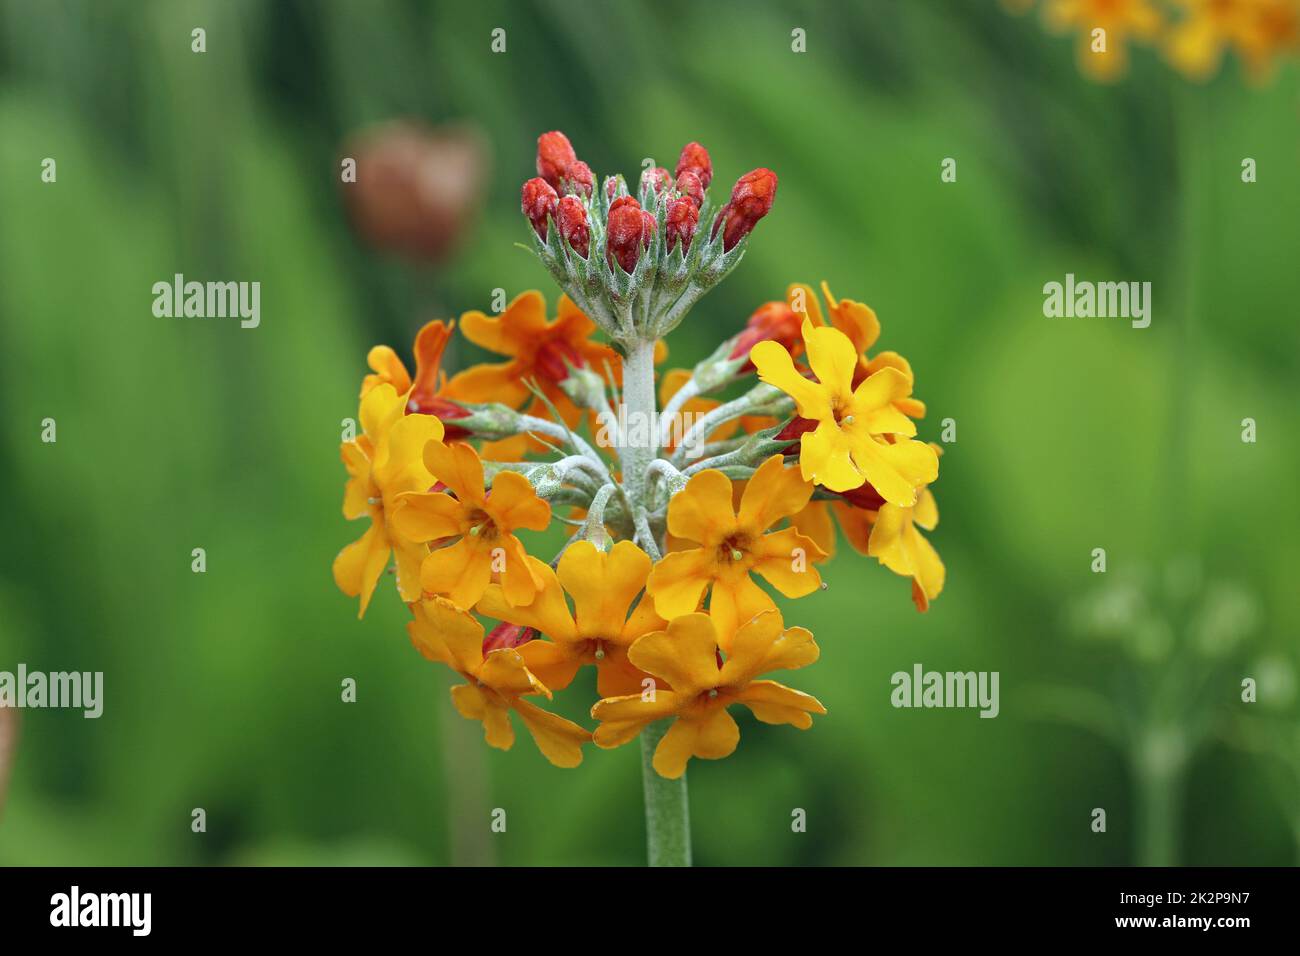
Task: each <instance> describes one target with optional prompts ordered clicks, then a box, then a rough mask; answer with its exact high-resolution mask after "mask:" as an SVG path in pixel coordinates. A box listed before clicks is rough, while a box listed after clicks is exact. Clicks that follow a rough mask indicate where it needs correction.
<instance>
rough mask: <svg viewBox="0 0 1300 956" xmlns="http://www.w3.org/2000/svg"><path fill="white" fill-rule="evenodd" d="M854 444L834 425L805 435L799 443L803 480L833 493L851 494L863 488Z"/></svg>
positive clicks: (822, 427)
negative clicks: (856, 463) (854, 455)
mask: <svg viewBox="0 0 1300 956" xmlns="http://www.w3.org/2000/svg"><path fill="white" fill-rule="evenodd" d="M852 448H853V440H852V438H851V437H850V436H849V435H847V434H845V433H844V432H843V431H841V430H840V427H839V426H838V425H836V424H835V422H833V421H825V422H822V423H821V424H820V425H818V426H817V428H816V429H815V430H814V431H811V432H805V433H804V435H803V437H802V438H801V439H800V441H799V468H800V470H801V471H802V473H803V476H804V477H805V478H807V479H809V480H810V481H814V482H816V483H817V484H819V485H821V486H822V487H824V488H829V489H830V490H831V491H850V490H852V489H854V488H857V487H859V486H860V485H861V484H862V473H861V472H860V471H858V469H857V467H856V466H855V465H854V463H853V454H852Z"/></svg>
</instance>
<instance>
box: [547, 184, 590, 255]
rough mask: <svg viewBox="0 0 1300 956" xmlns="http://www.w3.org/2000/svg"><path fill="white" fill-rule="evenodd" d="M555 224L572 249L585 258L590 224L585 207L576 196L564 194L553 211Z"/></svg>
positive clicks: (588, 242)
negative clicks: (554, 211)
mask: <svg viewBox="0 0 1300 956" xmlns="http://www.w3.org/2000/svg"><path fill="white" fill-rule="evenodd" d="M555 226H556V228H557V229H559V230H560V235H561V236H563V237H564V238H565V239H566V240H568V243H569V245H570V246H572V247H573V251H574V252H576V253H577V254H578V255H580V256H582V258H584V259H585V258H587V250H588V247H589V244H590V241H591V225H590V223H588V222H587V207H586V206H584V205H583V204H582V200H581V199H578V198H577V197H576V196H565V197H564V198H563V199H561V200H560V205H559V207H558V209H557V211H556V213H555Z"/></svg>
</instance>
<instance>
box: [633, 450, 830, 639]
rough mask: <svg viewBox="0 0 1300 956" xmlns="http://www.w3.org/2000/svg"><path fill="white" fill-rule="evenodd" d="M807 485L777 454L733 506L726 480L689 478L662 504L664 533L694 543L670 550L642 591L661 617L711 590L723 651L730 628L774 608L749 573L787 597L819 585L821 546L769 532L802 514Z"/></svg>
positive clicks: (787, 531)
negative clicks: (665, 506) (665, 517)
mask: <svg viewBox="0 0 1300 956" xmlns="http://www.w3.org/2000/svg"><path fill="white" fill-rule="evenodd" d="M812 492H813V486H812V484H811V483H810V482H808V481H805V480H804V479H803V478H801V477H800V475H799V470H798V469H797V468H786V467H785V466H784V465H783V464H782V460H781V456H780V455H773V456H772V457H770V458H768V459H767V460H766V461H765V462H763V464H761V465H760V466H759V467H758V469H757V470H756V471H755V472H754V474H753V476H752V477H751V478H750V479H749V482H748V484H747V485H746V486H745V490H744V492H743V493H742V494H741V498H740V508H739V509H735V508H733V507H732V486H731V479H730V478H728V477H727V476H726V475H724V474H723V473H722V472H720V471H717V470H715V469H705V470H704V471H701V472H699V473H698V474H696V475H694V476H692V477H691V479H690V481H689V482H687V484H686V487H685V488H683V489H682V490H681V491H679V492H678V493H677V494H676V495H674V496H673V499H672V500H671V501H670V502H669V504H668V532H669V534H671V535H672V536H673V537H674V538H675V539H678V540H679V541H681V542H683V543H687V542H689V543H693V544H694V545H696V546H695V547H690V548H685V549H684V550H680V551H673V552H671V553H669V554H666V555H664V557H663V558H662V559H661V560H660V561H659V563H658V564H656V565H655V566H654V569H653V570H652V571H651V572H650V577H649V580H648V581H647V582H646V591H647V592H648V593H649V594H650V596H651V597H653V598H654V602H655V609H656V610H657V611H658V612H659V615H660V616H661V617H663V618H664V619H665V620H672V619H673V618H676V617H680V616H681V615H683V614H690V613H692V612H693V611H695V610H697V609H698V608H699V606H700V601H701V599H702V598H703V597H704V594H705V592H706V591H709V592H710V598H709V614H710V615H711V617H712V619H713V624H714V625H715V626H716V627H717V630H718V635H719V641H720V643H721V645H722V648H723V650H724V651H725V650H726V649H727V647H728V646H729V644H730V641H731V636H732V635H733V634H734V633H735V632H736V629H737V628H738V627H739V626H740V625H741V624H743V623H744V622H745V621H747V620H749V619H750V618H751V617H753V616H754V615H755V614H758V613H760V612H761V611H765V610H768V609H770V608H773V607H775V606H776V604H775V602H774V601H773V600H772V598H771V596H770V595H769V594H768V593H767V592H766V591H764V590H763V589H762V588H761V587H759V586H758V584H757V583H756V582H755V581H754V580H753V578H752V577H750V575H751V573H753V574H758V575H760V576H761V577H763V578H764V579H765V580H766V581H767V582H768V583H769V584H771V585H772V586H773V587H775V588H776V589H777V590H778V591H780V592H781V593H782V594H784V595H785V596H786V597H792V598H794V597H803V596H805V595H807V594H811V593H812V592H813V591H816V590H818V589H819V588H820V587H821V575H820V574H818V573H817V569H816V568H815V567H813V563H814V562H815V561H817V560H820V558H821V556H822V551H821V549H820V548H818V547H817V544H816V543H815V542H814V541H813V540H812V539H811V538H808V537H805V536H804V535H802V534H800V533H799V532H798V531H796V530H795V529H793V528H783V529H781V530H780V531H769V529H770V528H772V527H773V526H774V525H775V524H777V523H778V522H779V521H781V520H782V519H783V518H788V517H789V516H791V515H794V514H797V513H798V512H800V511H802V510H803V508H804V506H805V505H807V504H808V500H809V499H810V498H811V496H812Z"/></svg>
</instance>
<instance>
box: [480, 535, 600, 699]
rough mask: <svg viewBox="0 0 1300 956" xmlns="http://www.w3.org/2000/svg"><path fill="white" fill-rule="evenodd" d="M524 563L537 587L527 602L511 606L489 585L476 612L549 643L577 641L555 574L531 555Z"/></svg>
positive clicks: (498, 587) (571, 617)
mask: <svg viewBox="0 0 1300 956" xmlns="http://www.w3.org/2000/svg"><path fill="white" fill-rule="evenodd" d="M528 564H529V567H530V569H531V570H532V572H533V574H534V575H535V577H536V579H537V581H538V582H539V585H540V586H539V587H538V588H537V591H536V593H534V595H533V597H532V599H531V600H529V601H521V602H519V603H518V604H512V603H510V601H508V600H507V599H506V595H505V593H504V592H503V590H502V588H501V585H499V584H493V585H489V586H488V588H487V590H486V591H484V592H483V597H482V598H481V599H480V600H479V602H478V612H479V613H480V614H482V615H484V616H485V617H491V618H495V619H496V620H498V621H509V622H510V623H511V624H522V625H523V626H524V627H532V628H536V629H537V631H538V632H539V633H541V634H544V635H546V636H547V637H549V638H551V639H552V640H556V641H563V642H573V641H576V640H578V628H577V625H576V624H574V621H573V615H572V614H570V613H569V605H568V604H567V603H566V602H565V600H564V591H563V590H562V589H561V588H560V582H559V580H558V579H557V578H556V575H555V572H554V571H553V570H552V569H551V566H550V565H549V564H547V563H546V562H545V561H542V560H540V559H539V558H534V557H533V556H532V555H528ZM525 646H527V645H525ZM546 683H549V682H546Z"/></svg>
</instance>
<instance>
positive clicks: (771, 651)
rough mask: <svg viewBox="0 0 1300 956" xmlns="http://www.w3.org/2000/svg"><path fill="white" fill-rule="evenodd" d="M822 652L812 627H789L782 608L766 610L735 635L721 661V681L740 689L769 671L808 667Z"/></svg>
mask: <svg viewBox="0 0 1300 956" xmlns="http://www.w3.org/2000/svg"><path fill="white" fill-rule="evenodd" d="M820 653H821V652H820V650H819V649H818V647H817V643H816V642H815V641H814V640H813V636H812V633H811V632H810V631H808V630H807V629H806V628H802V627H792V628H789V629H788V630H787V629H785V624H784V622H783V621H782V619H781V612H780V611H776V610H772V611H767V612H765V613H763V614H759V615H758V616H757V617H755V618H753V619H752V620H750V621H749V622H748V623H747V624H745V625H744V626H743V627H741V628H740V630H738V631H737V632H736V635H735V637H733V638H732V641H731V651H730V653H729V654H728V655H727V660H726V661H725V662H724V663H723V665H722V683H723V684H725V685H726V686H728V687H733V688H737V689H739V688H742V687H743V686H744V685H745V684H747V683H749V681H751V680H753V679H754V678H755V677H757V676H758V675H759V674H766V673H767V672H768V671H776V670H795V669H797V668H800V667H806V666H807V665H809V664H811V663H813V662H814V661H815V660H817V657H818V656H819V654H820Z"/></svg>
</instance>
